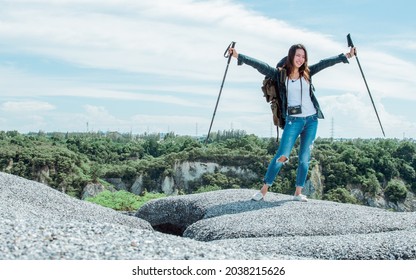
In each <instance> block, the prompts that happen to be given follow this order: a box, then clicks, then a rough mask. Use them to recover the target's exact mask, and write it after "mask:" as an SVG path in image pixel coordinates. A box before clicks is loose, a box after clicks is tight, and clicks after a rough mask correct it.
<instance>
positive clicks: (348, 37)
mask: <svg viewBox="0 0 416 280" xmlns="http://www.w3.org/2000/svg"><path fill="white" fill-rule="evenodd" d="M347 41H348V47H351V48H353V47H354V43H353V42H352V40H351V35H350V34H349V33H348V35H347ZM354 52H355V53H354V54H355V58H356V59H357V63H358V67H360V71H361V75H362V76H363V79H364V83H365V86H366V87H367V91H368V94H369V95H370V99H371V103H373V107H374V111H375V112H376V115H377V119H378V123H379V124H380V127H381V132H383V135H384V137H386V135H385V134H384V129H383V126H382V125H381V121H380V117H379V116H378V113H377V109H376V105H374V101H373V97H372V96H371V93H370V89H369V88H368V84H367V81H366V79H365V76H364V73H363V69H362V68H361V64H360V61H359V60H358V56H357V52H356V51H354Z"/></svg>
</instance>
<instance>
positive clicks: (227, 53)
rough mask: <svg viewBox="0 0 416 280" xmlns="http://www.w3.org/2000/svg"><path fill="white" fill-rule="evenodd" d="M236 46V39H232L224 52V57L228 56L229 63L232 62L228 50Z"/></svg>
mask: <svg viewBox="0 0 416 280" xmlns="http://www.w3.org/2000/svg"><path fill="white" fill-rule="evenodd" d="M234 47H235V42H234V41H232V42H231V43H230V44H229V45H228V47H227V49H226V50H225V52H224V57H225V58H228V62H227V63H228V64H229V63H230V61H231V54H230V53H229V52H228V50H229V49H230V48H233V49H234Z"/></svg>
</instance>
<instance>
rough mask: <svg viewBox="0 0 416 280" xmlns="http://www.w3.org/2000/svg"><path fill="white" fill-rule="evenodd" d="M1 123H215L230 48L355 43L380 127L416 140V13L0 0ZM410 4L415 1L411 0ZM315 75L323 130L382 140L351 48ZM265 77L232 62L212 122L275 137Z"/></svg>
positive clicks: (185, 128)
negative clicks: (347, 56) (350, 55)
mask: <svg viewBox="0 0 416 280" xmlns="http://www.w3.org/2000/svg"><path fill="white" fill-rule="evenodd" d="M0 7H1V9H0V131H10V130H17V131H19V132H21V133H27V132H38V131H44V132H87V131H103V132H107V131H118V132H122V133H133V134H143V133H158V132H174V133H176V134H178V135H191V136H198V137H202V136H204V135H206V134H207V132H208V129H209V125H210V122H211V119H212V117H213V114H214V108H215V105H216V102H217V98H218V96H219V93H220V89H221V84H222V81H223V78H224V74H225V69H226V67H227V59H225V58H224V57H223V53H224V51H225V49H226V48H227V46H228V45H229V44H230V42H231V41H235V42H236V49H237V51H238V52H239V53H244V54H246V55H249V56H251V57H254V58H256V59H259V60H262V61H264V62H266V63H268V64H269V65H275V64H276V62H277V61H279V60H280V59H281V58H282V57H284V56H286V55H287V51H288V49H289V47H290V46H291V45H293V44H297V43H302V44H304V45H305V46H306V48H307V50H308V56H309V65H312V64H314V63H317V62H319V61H320V60H321V59H324V58H328V57H331V56H335V55H338V54H340V53H346V52H347V51H348V46H347V40H346V35H347V34H349V33H350V34H351V37H352V40H353V42H354V44H355V46H356V47H357V52H358V56H357V57H358V61H359V62H360V64H361V67H362V70H363V73H364V75H365V78H366V80H367V83H368V86H369V89H370V92H371V96H372V98H373V100H374V104H375V106H376V108H377V111H378V114H379V117H380V121H381V123H382V126H383V129H384V131H385V134H386V138H399V139H403V138H413V139H416V114H415V110H416V79H415V78H414V77H415V74H416V56H415V51H416V20H414V18H413V11H414V7H413V4H411V1H403V0H397V1H394V2H391V1H380V0H349V1H345V0H338V1H333V0H319V1H307V0H296V1H294V0H275V1H272V0H257V1H246V0H212V1H204V0H199V1H192V0H152V1H147V0H146V1H145V0H118V1H116V0H0ZM412 7H413V8H412ZM349 62H350V63H349V64H343V63H341V64H337V65H335V66H333V67H330V68H327V69H325V70H323V71H322V72H320V73H318V74H316V75H315V76H314V77H313V84H314V87H315V89H316V96H317V98H318V100H319V103H320V106H321V109H322V111H323V113H324V115H325V119H324V120H320V123H319V128H318V133H317V136H318V137H323V138H326V137H335V138H383V137H384V136H383V134H382V132H381V127H380V125H379V123H378V120H377V116H376V114H375V111H374V108H373V105H372V103H371V100H370V96H369V93H368V91H367V88H366V86H365V83H364V80H363V77H362V75H361V72H360V68H359V66H358V63H357V60H356V59H355V58H352V59H350V60H349ZM262 80H263V75H262V74H260V73H259V72H257V71H256V70H255V69H253V68H251V67H250V66H247V65H242V66H237V62H236V60H235V59H232V60H231V63H230V64H229V65H228V71H227V74H226V75H225V79H224V85H223V87H222V91H221V96H220V99H219V103H218V107H217V110H216V114H215V117H214V122H213V125H212V131H213V132H214V131H223V130H230V129H234V130H244V131H246V132H247V133H248V134H255V135H257V136H260V137H275V133H276V132H275V128H274V126H273V124H272V115H271V111H270V106H269V105H268V104H267V103H266V101H265V99H264V97H263V94H262V92H261V89H260V86H261V83H262Z"/></svg>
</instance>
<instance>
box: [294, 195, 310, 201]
mask: <svg viewBox="0 0 416 280" xmlns="http://www.w3.org/2000/svg"><path fill="white" fill-rule="evenodd" d="M293 200H294V201H302V202H307V201H308V198H307V197H306V195H303V194H300V195H294V196H293Z"/></svg>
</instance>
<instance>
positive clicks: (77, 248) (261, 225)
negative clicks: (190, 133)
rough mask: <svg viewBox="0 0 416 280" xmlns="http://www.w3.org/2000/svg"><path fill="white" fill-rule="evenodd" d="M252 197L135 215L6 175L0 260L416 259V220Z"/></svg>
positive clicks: (183, 200)
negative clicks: (169, 231)
mask: <svg viewBox="0 0 416 280" xmlns="http://www.w3.org/2000/svg"><path fill="white" fill-rule="evenodd" d="M254 192H255V191H254V190H244V189H240V190H224V191H215V192H209V193H204V194H195V195H184V196H175V197H168V198H163V199H158V200H153V201H150V202H148V203H147V204H146V205H145V206H143V207H142V208H141V209H140V210H139V211H138V212H137V213H136V216H130V215H126V214H122V213H119V212H116V211H114V210H111V209H108V208H105V207H101V206H98V205H95V204H92V203H89V202H85V201H82V200H78V199H74V198H71V197H69V196H67V195H66V194H63V193H61V192H59V191H56V190H54V189H52V188H50V187H48V186H46V185H43V184H40V183H37V182H34V181H30V180H26V179H23V178H20V177H17V176H13V175H9V174H5V173H1V172H0V201H1V204H0V260H52V259H69V260H132V259H136V260H156V259H158V260H188V259H189V260H192V259H205V260H218V259H232V260H237V259H241V260H250V259H285V260H289V259H351V260H355V259H377V260H382V259H383V260H384V259H386V260H390V259H413V260H414V259H416V213H415V212H407V213H403V212H400V213H396V212H390V211H385V210H382V209H377V208H371V207H364V206H358V205H351V204H340V203H334V202H328V201H319V200H309V202H307V203H303V202H294V201H292V200H291V197H290V196H286V195H281V194H273V193H269V194H268V195H267V197H266V200H265V201H260V202H254V201H251V200H250V198H251V196H252V194H253V193H254ZM160 225H165V226H166V225H167V226H166V227H165V228H167V229H169V227H170V228H175V229H177V228H182V229H183V237H181V236H175V235H171V234H165V233H161V232H157V231H155V230H153V227H155V228H157V226H160Z"/></svg>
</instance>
